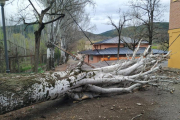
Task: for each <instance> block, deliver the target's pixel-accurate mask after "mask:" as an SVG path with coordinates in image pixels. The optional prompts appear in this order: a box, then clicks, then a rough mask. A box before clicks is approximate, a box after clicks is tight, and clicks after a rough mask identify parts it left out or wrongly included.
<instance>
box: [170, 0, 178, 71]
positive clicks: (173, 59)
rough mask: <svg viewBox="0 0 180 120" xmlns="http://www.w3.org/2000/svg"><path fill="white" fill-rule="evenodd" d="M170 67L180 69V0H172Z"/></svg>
mask: <svg viewBox="0 0 180 120" xmlns="http://www.w3.org/2000/svg"><path fill="white" fill-rule="evenodd" d="M168 33H169V51H171V53H172V55H171V56H170V59H169V60H168V67H171V68H179V69H180V63H179V61H180V0H170V19H169V31H168Z"/></svg>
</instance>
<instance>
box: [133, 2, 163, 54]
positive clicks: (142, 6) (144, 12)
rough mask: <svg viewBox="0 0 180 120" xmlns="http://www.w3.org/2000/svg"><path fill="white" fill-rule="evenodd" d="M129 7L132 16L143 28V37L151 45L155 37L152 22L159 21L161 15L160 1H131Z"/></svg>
mask: <svg viewBox="0 0 180 120" xmlns="http://www.w3.org/2000/svg"><path fill="white" fill-rule="evenodd" d="M130 7H131V8H132V9H133V14H132V15H133V16H134V17H135V18H137V19H139V20H141V21H142V23H143V25H144V26H145V28H146V30H147V34H144V35H145V36H144V37H146V38H148V41H149V45H152V42H153V40H154V36H156V33H155V26H154V22H155V21H159V20H160V19H161V17H162V13H163V6H162V5H161V3H160V0H131V1H130ZM149 51H151V48H150V49H149Z"/></svg>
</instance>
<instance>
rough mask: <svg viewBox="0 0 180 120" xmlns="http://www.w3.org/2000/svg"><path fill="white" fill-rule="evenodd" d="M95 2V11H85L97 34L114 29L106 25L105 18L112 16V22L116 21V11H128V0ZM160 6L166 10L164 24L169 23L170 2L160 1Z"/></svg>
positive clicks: (168, 0)
mask: <svg viewBox="0 0 180 120" xmlns="http://www.w3.org/2000/svg"><path fill="white" fill-rule="evenodd" d="M94 1H95V2H96V6H95V10H93V9H92V7H89V6H87V7H86V11H87V12H89V13H90V17H91V23H92V24H95V25H96V30H94V31H92V32H93V33H95V34H99V33H102V32H105V31H108V30H112V29H114V28H113V27H112V26H111V25H107V22H108V19H107V16H112V18H113V20H118V15H117V11H118V9H119V8H120V9H121V10H124V11H126V10H128V9H129V8H128V3H127V1H128V0H94ZM161 4H163V5H165V6H166V7H167V8H166V10H165V12H164V17H163V18H162V19H163V21H164V22H169V7H170V0H161Z"/></svg>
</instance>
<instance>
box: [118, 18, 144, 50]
mask: <svg viewBox="0 0 180 120" xmlns="http://www.w3.org/2000/svg"><path fill="white" fill-rule="evenodd" d="M141 25H142V24H141V22H139V20H137V19H132V20H131V21H129V25H128V26H130V27H127V28H126V29H125V30H124V31H123V36H126V37H129V38H130V39H129V40H130V41H128V42H127V41H126V40H124V39H123V37H122V38H121V39H122V41H123V42H124V44H125V45H126V46H127V47H128V48H129V49H131V50H133V51H134V50H135V49H136V46H137V45H138V43H139V42H140V41H141V40H142V39H143V37H144V36H143V35H144V34H145V30H144V27H143V26H141Z"/></svg>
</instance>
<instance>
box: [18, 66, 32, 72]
mask: <svg viewBox="0 0 180 120" xmlns="http://www.w3.org/2000/svg"><path fill="white" fill-rule="evenodd" d="M30 69H32V66H31V65H27V66H23V67H22V69H21V72H25V71H27V70H30Z"/></svg>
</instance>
